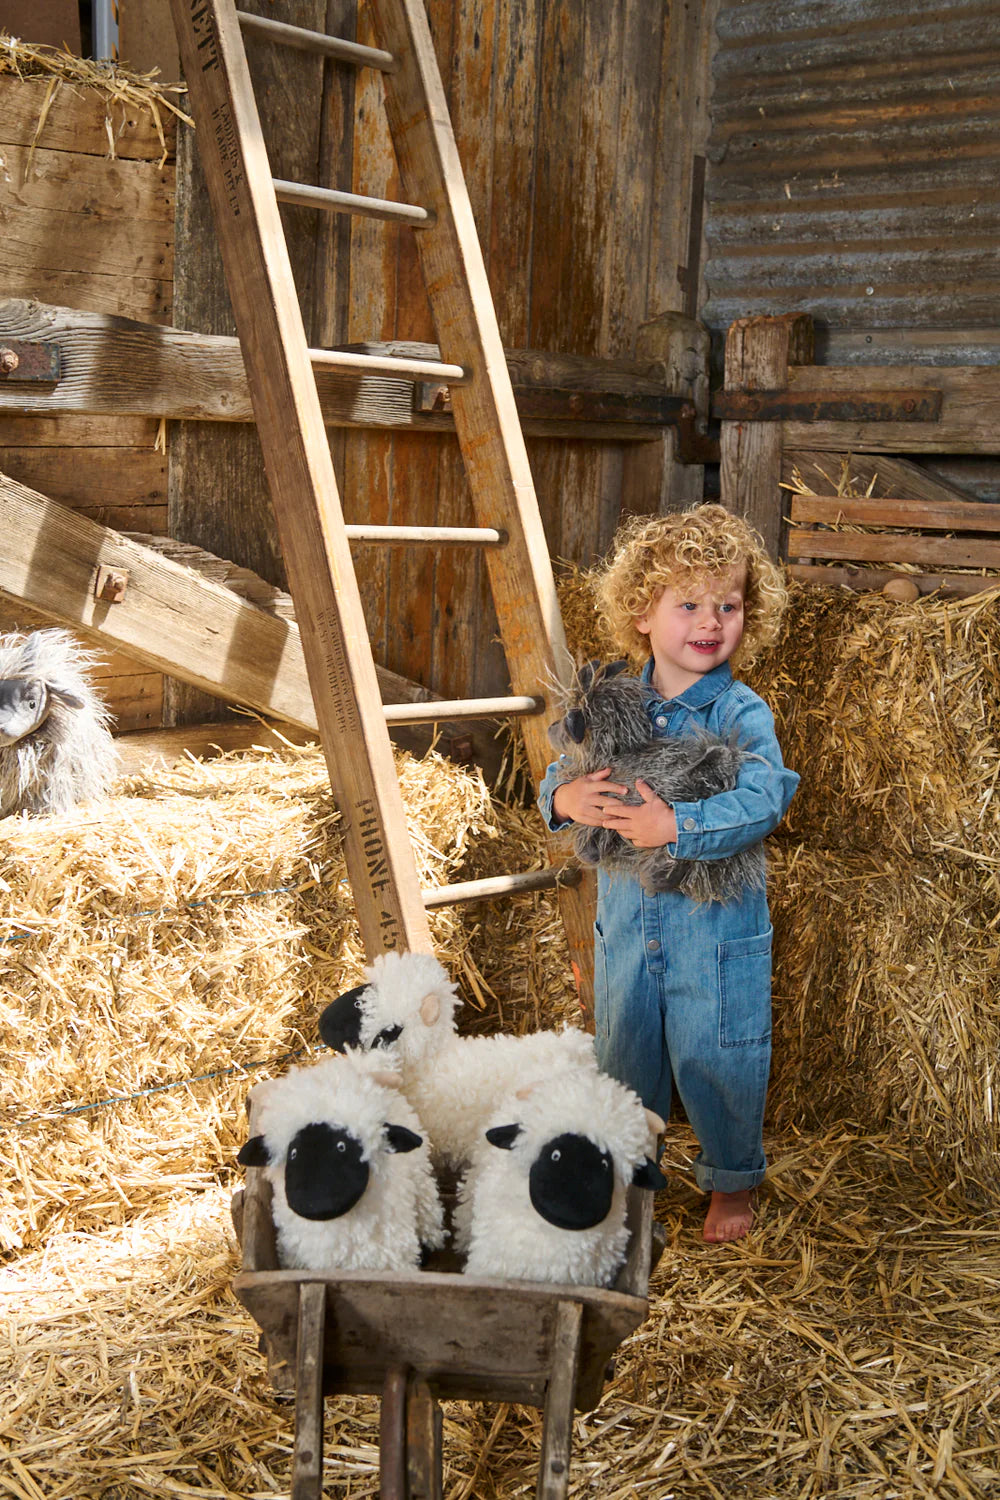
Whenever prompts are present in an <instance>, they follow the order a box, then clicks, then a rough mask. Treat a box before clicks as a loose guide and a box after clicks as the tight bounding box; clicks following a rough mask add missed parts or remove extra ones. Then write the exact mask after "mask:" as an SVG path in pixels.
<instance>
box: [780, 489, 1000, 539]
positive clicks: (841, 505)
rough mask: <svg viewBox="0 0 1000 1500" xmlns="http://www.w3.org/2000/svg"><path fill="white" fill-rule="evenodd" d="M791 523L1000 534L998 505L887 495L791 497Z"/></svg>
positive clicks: (999, 509) (999, 507) (999, 510)
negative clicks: (896, 497) (992, 532)
mask: <svg viewBox="0 0 1000 1500" xmlns="http://www.w3.org/2000/svg"><path fill="white" fill-rule="evenodd" d="M792 520H793V521H813V522H815V521H819V522H823V523H824V524H826V525H828V526H829V525H833V524H835V523H837V522H840V523H843V522H845V521H846V522H848V523H850V524H851V525H853V526H909V527H913V528H914V529H916V530H918V531H1000V505H979V504H977V503H976V502H975V501H972V500H950V501H947V502H943V501H937V502H935V501H932V500H897V499H894V498H893V497H892V496H889V495H880V496H877V497H874V496H873V497H872V498H871V499H864V500H862V499H855V498H853V497H848V496H840V495H793V496H792Z"/></svg>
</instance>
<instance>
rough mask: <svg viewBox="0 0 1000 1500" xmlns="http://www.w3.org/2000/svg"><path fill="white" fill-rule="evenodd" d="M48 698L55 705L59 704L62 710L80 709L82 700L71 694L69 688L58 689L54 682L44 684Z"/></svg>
mask: <svg viewBox="0 0 1000 1500" xmlns="http://www.w3.org/2000/svg"><path fill="white" fill-rule="evenodd" d="M45 687H46V691H47V692H48V695H49V697H50V698H51V699H52V700H53V701H54V702H56V703H61V704H62V705H63V707H64V708H82V707H83V699H82V698H81V697H79V695H78V694H76V693H71V692H70V690H69V688H64V687H58V686H57V685H56V683H54V682H47V683H46V684H45Z"/></svg>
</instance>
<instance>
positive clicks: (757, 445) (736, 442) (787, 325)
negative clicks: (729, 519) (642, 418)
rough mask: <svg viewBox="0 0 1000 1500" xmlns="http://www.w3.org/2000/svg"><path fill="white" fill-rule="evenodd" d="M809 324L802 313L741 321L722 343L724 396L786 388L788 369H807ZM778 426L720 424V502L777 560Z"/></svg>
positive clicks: (780, 435)
mask: <svg viewBox="0 0 1000 1500" xmlns="http://www.w3.org/2000/svg"><path fill="white" fill-rule="evenodd" d="M812 359H813V324H812V319H811V318H810V317H808V316H807V315H806V314H803V313H790V314H787V315H785V316H782V317H776V318H770V317H763V318H740V319H738V321H737V322H735V323H733V325H732V326H731V328H730V330H729V334H728V336H727V338H726V373H725V388H726V390H727V391H755V390H773V389H776V388H778V387H783V386H785V385H787V383H788V368H789V366H790V365H803V364H811V363H812ZM783 441H784V429H783V425H782V424H781V423H768V422H723V424H722V435H721V443H720V446H721V465H722V469H721V486H722V503H723V505H725V506H726V507H727V508H728V509H729V510H731V511H735V512H736V513H737V514H739V515H745V516H746V517H747V519H748V520H749V521H750V523H751V525H752V526H755V527H756V529H757V530H758V531H759V532H760V534H761V536H762V537H763V538H764V543H765V545H766V547H767V550H768V552H769V553H770V555H771V556H772V557H773V558H775V559H777V558H778V557H780V556H781V551H782V535H781V490H780V488H779V485H780V481H781V449H782V443H783Z"/></svg>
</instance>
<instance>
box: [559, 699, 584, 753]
mask: <svg viewBox="0 0 1000 1500" xmlns="http://www.w3.org/2000/svg"><path fill="white" fill-rule="evenodd" d="M584 691H586V689H584ZM563 727H564V728H565V730H566V733H567V734H568V735H569V737H570V739H571V740H572V741H573V743H574V745H582V744H583V737H584V735H585V734H586V733H587V720H586V718H585V717H584V712H583V709H582V708H571V709H570V710H569V711H568V712H567V714H566V717H565V719H563Z"/></svg>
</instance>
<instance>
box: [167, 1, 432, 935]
mask: <svg viewBox="0 0 1000 1500" xmlns="http://www.w3.org/2000/svg"><path fill="white" fill-rule="evenodd" d="M171 8H172V11H173V16H174V25H175V30H176V33H177V40H178V46H179V50H180V55H181V61H182V64H183V67H184V73H185V77H186V80H187V85H188V89H189V93H190V97H191V101H192V105H193V113H194V117H195V119H196V121H198V122H199V129H198V145H199V152H200V155H201V159H202V163H203V166H204V169H205V177H206V181H207V183H208V188H209V193H210V197H211V201H212V207H213V214H214V217H215V222H216V229H217V234H218V238H219V244H220V249H221V251H222V258H223V264H224V266H225V269H226V278H227V282H228V284H229V288H230V296H231V300H232V303H233V311H234V315H235V318H236V323H237V328H238V331H239V335H240V341H241V345H242V347H243V350H244V354H245V357H246V364H247V374H248V379H249V384H250V392H251V399H252V402H253V407H254V414H255V417H256V419H257V425H258V430H259V433H260V438H261V446H262V449H263V452H264V458H265V465H266V468H267V472H268V480H269V484H270V488H271V495H272V502H273V505H274V510H275V515H276V519H277V523H278V531H279V536H280V540H281V546H282V552H283V556H284V559H285V563H286V567H287V570H288V577H289V582H290V586H291V592H292V596H293V599H294V600H295V607H296V617H297V620H298V625H299V630H300V633H301V638H302V647H303V653H304V656H305V660H306V666H307V669H308V675H309V681H310V686H311V690H312V694H313V699H314V703H315V707H316V715H317V720H318V722H319V729H320V738H321V740H322V743H323V749H324V754H325V757H326V762H327V768H328V771H329V775H330V784H331V788H332V790H333V793H334V796H335V797H336V800H337V802H338V805H339V807H340V810H341V813H342V816H343V819H344V825H345V840H344V842H345V860H346V863H347V868H348V874H349V876H350V881H351V887H352V890H353V893H354V899H355V904H356V907H357V912H358V920H359V925H360V928H361V933H362V938H363V941H364V943H365V947H366V949H367V950H368V951H369V952H370V953H372V954H374V953H377V952H380V951H382V950H384V949H393V948H399V949H407V948H411V949H417V950H424V951H430V949H431V941H430V930H429V927H428V924H427V917H426V913H425V911H424V906H423V900H422V896H421V892H420V888H419V881H418V877H417V871H416V864H415V861H414V856H413V850H412V846H411V843H410V839H409V834H408V831H407V827H406V820H405V815H404V810H403V803H402V795H401V792H400V789H399V783H398V779H397V775H396V767H395V761H394V758H393V753H392V746H391V742H390V740H389V735H388V731H387V729H386V723H385V717H384V713H383V709H382V704H381V701H380V697H379V692H378V683H377V678H376V674H375V666H374V662H373V660H372V656H371V648H370V644H369V640H368V634H367V628H366V624H365V619H364V613H363V609H362V605H361V597H360V593H359V590H358V585H357V580H356V578H355V575H354V569H353V565H352V562H351V556H350V546H349V543H348V540H347V537H346V535H345V533H344V522H343V514H342V511H341V507H340V498H339V494H338V492H337V485H336V480H335V478H334V472H333V464H332V460H331V457H330V449H329V445H328V442H327V438H326V432H325V429H324V425H323V419H322V413H321V410H320V405H319V398H318V396H317V394H316V385H315V380H314V378H313V374H312V368H311V364H310V357H309V352H308V349H307V345H306V338H305V330H304V327H303V323H302V314H301V310H300V308H299V304H298V299H297V296H296V294H295V287H294V283H293V281H292V275H291V267H290V264H289V260H288V252H287V247H286V245H285V239H284V233H283V229H282V224H281V219H280V215H279V211H278V204H277V200H276V198H275V194H274V188H273V185H272V182H271V173H270V168H269V166H268V161H267V153H266V150H265V147H264V142H263V139H262V135H261V128H260V120H259V116H258V113H257V107H256V101H255V99H254V96H253V88H252V84H251V80H250V74H249V69H248V67H247V62H246V56H245V53H244V50H243V42H242V37H241V34H240V27H239V21H238V18H237V14H236V9H235V5H234V4H233V0H171ZM362 746H363V747H364V753H359V749H360V747H362Z"/></svg>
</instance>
